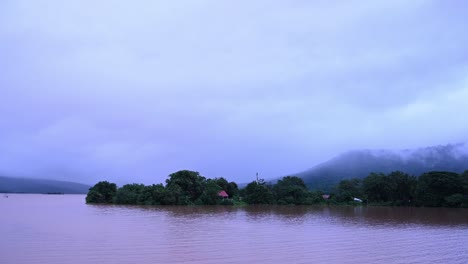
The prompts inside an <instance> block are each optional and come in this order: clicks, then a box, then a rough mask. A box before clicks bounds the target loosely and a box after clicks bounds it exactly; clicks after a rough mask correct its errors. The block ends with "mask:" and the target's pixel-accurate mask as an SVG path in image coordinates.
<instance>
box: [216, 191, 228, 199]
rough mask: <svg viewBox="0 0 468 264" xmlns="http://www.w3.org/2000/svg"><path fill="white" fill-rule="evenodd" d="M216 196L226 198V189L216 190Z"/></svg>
mask: <svg viewBox="0 0 468 264" xmlns="http://www.w3.org/2000/svg"><path fill="white" fill-rule="evenodd" d="M218 196H221V197H224V198H226V197H229V194H227V192H226V191H224V190H222V191H219V192H218Z"/></svg>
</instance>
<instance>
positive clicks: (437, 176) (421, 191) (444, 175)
mask: <svg viewBox="0 0 468 264" xmlns="http://www.w3.org/2000/svg"><path fill="white" fill-rule="evenodd" d="M461 193H463V186H462V178H461V177H460V176H459V174H457V173H453V172H446V171H433V172H428V173H424V174H423V175H421V176H420V177H419V179H418V185H417V189H416V194H417V200H418V203H419V204H420V205H424V206H433V207H437V206H445V205H449V204H448V203H447V200H446V199H445V198H447V199H449V203H452V201H453V200H454V199H453V197H452V198H448V197H449V196H452V195H454V194H461Z"/></svg>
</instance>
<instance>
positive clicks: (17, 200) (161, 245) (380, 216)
mask: <svg viewBox="0 0 468 264" xmlns="http://www.w3.org/2000/svg"><path fill="white" fill-rule="evenodd" d="M84 198H85V196H84V195H39V194H10V195H9V197H8V198H5V197H3V195H1V196H0V263H2V264H21V263H49V264H55V263H57V264H58V263H60V264H66V263H390V264H392V263H463V264H466V263H468V210H467V209H447V208H390V207H313V206H308V207H307V206H305V207H302V206H263V207H256V206H251V207H242V208H236V207H222V206H196V207H175V206H160V207H137V206H109V205H107V206H102V205H86V204H85V202H84Z"/></svg>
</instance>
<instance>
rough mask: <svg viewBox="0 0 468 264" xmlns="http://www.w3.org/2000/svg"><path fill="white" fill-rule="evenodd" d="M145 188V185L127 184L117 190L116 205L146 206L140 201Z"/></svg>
mask: <svg viewBox="0 0 468 264" xmlns="http://www.w3.org/2000/svg"><path fill="white" fill-rule="evenodd" d="M144 190H145V186H144V185H143V184H136V183H134V184H125V185H124V186H122V187H120V188H119V189H118V190H117V194H116V195H115V203H116V204H144V201H142V199H140V196H141V195H142V194H143V191H144Z"/></svg>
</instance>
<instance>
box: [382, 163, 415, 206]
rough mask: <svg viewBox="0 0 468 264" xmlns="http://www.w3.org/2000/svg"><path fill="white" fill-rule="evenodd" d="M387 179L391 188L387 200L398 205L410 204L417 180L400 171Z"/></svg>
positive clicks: (391, 174)
mask: <svg viewBox="0 0 468 264" xmlns="http://www.w3.org/2000/svg"><path fill="white" fill-rule="evenodd" d="M387 178H388V182H389V184H390V186H391V189H390V194H389V199H390V200H392V201H395V202H398V203H400V204H407V203H411V202H412V200H413V199H414V196H415V191H416V185H417V183H418V180H417V178H416V177H414V176H410V175H408V174H407V173H404V172H401V171H394V172H392V173H390V174H389V175H388V176H387Z"/></svg>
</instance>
